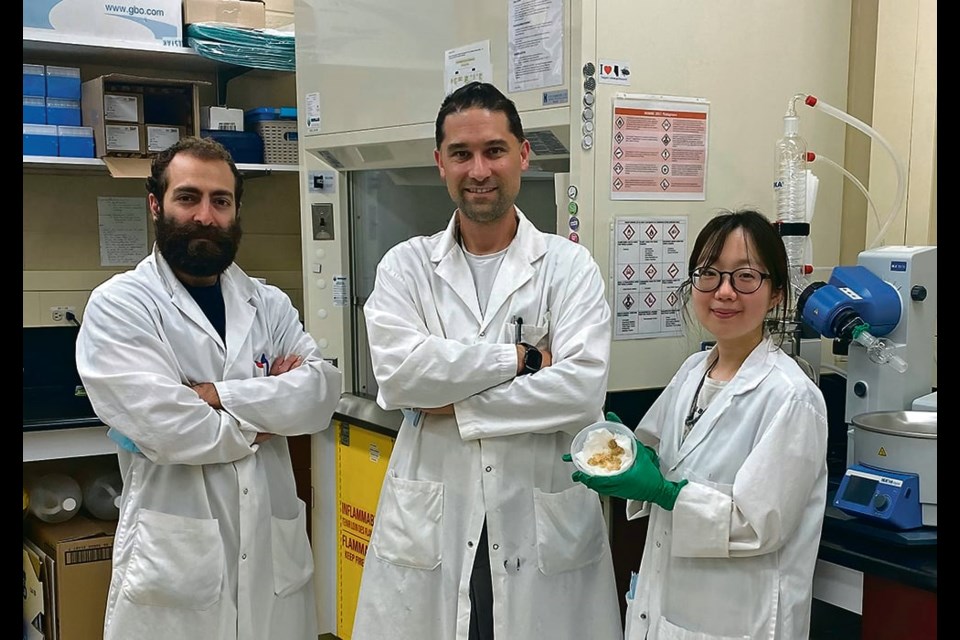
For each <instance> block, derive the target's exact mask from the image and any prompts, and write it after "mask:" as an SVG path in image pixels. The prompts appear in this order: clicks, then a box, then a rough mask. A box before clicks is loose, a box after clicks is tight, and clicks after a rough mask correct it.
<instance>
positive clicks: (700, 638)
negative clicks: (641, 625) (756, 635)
mask: <svg viewBox="0 0 960 640" xmlns="http://www.w3.org/2000/svg"><path fill="white" fill-rule="evenodd" d="M656 627H657V630H656V633H655V634H654V636H655V637H656V638H658V639H659V640H750V636H718V635H716V634H713V633H706V632H703V631H690V630H689V629H684V628H683V627H679V626H677V625H675V624H673V623H672V622H670V621H669V620H667V619H666V618H660V620H658V621H657V625H656Z"/></svg>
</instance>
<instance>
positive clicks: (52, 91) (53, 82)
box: [47, 65, 80, 100]
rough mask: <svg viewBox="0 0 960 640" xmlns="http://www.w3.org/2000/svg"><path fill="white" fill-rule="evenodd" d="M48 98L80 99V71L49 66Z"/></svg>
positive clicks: (73, 68) (75, 68) (72, 68)
mask: <svg viewBox="0 0 960 640" xmlns="http://www.w3.org/2000/svg"><path fill="white" fill-rule="evenodd" d="M47 97H48V98H66V99H67V100H79V99H80V69H79V68H77V67H54V66H51V65H47Z"/></svg>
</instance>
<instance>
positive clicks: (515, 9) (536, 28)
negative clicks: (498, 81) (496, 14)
mask: <svg viewBox="0 0 960 640" xmlns="http://www.w3.org/2000/svg"><path fill="white" fill-rule="evenodd" d="M507 5H508V11H509V18H508V19H509V21H510V23H509V27H508V28H509V30H510V33H509V42H508V47H509V48H508V50H507V73H508V75H509V78H510V81H509V89H510V92H511V93H513V92H516V91H527V90H529V89H539V88H541V87H555V86H557V85H560V84H563V0H507Z"/></svg>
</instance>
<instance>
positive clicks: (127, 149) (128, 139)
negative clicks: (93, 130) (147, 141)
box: [94, 124, 146, 156]
mask: <svg viewBox="0 0 960 640" xmlns="http://www.w3.org/2000/svg"><path fill="white" fill-rule="evenodd" d="M103 131H104V134H103V140H104V142H103V147H104V149H106V151H107V153H108V154H114V153H115V154H124V155H133V156H138V155H142V154H143V153H144V152H145V149H146V146H145V145H144V144H143V127H142V126H141V125H139V124H107V125H105V126H104V128H103ZM94 148H96V135H94Z"/></svg>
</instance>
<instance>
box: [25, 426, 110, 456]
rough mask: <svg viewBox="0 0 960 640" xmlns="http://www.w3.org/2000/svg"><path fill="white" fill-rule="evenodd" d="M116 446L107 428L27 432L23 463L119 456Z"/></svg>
mask: <svg viewBox="0 0 960 640" xmlns="http://www.w3.org/2000/svg"><path fill="white" fill-rule="evenodd" d="M116 452H117V445H116V443H115V442H114V441H113V440H111V439H110V438H108V437H107V427H105V426H100V427H77V428H74V429H52V430H49V431H24V432H23V461H24V462H36V461H38V460H61V459H63V458H86V457H87V456H101V455H106V454H115V453H116Z"/></svg>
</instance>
